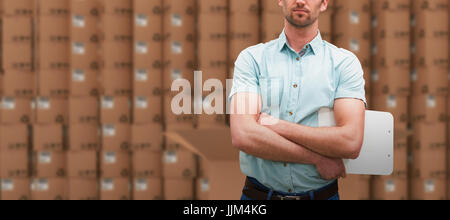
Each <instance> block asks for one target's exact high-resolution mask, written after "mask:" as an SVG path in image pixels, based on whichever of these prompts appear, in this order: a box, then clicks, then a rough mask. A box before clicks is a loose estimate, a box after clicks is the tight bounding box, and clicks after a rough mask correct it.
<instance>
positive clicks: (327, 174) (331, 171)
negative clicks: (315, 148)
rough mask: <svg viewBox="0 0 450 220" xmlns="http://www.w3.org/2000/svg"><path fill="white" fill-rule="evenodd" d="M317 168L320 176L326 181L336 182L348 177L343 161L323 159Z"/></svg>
mask: <svg viewBox="0 0 450 220" xmlns="http://www.w3.org/2000/svg"><path fill="white" fill-rule="evenodd" d="M316 168H317V171H318V172H319V174H320V176H321V177H322V178H323V179H325V180H334V179H338V178H345V177H346V176H347V173H346V171H345V166H344V162H343V161H342V159H332V158H327V157H323V158H322V159H321V160H320V161H319V162H318V163H317V164H316Z"/></svg>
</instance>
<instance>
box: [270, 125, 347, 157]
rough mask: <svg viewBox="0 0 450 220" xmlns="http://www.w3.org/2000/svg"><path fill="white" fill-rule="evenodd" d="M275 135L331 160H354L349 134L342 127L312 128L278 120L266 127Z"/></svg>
mask: <svg viewBox="0 0 450 220" xmlns="http://www.w3.org/2000/svg"><path fill="white" fill-rule="evenodd" d="M268 128H270V129H271V130H273V131H274V132H276V133H277V134H279V135H281V136H282V137H285V138H286V139H288V140H291V141H293V142H295V143H297V144H300V145H302V146H304V147H306V148H308V149H309V150H311V151H314V152H316V153H318V154H321V155H324V156H327V157H332V158H346V159H347V158H354V157H355V155H354V150H353V149H354V148H355V147H354V146H353V145H354V144H353V143H352V140H354V139H355V138H354V137H351V136H349V135H347V134H349V133H351V132H349V131H348V130H346V129H347V128H344V127H320V128H313V127H307V126H303V125H298V124H294V123H291V122H287V121H282V120H280V121H279V122H278V123H277V124H276V125H273V126H268Z"/></svg>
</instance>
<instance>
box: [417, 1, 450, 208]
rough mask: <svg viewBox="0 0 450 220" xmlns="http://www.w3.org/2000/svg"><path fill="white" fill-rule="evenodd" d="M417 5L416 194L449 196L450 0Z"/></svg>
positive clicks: (422, 2)
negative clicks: (449, 21) (449, 77)
mask: <svg viewBox="0 0 450 220" xmlns="http://www.w3.org/2000/svg"><path fill="white" fill-rule="evenodd" d="M412 5H413V7H412V15H413V16H412V17H413V22H412V24H413V33H412V38H413V42H414V47H413V48H414V50H413V65H412V66H413V71H412V73H413V74H412V96H411V102H410V112H411V122H412V126H413V130H414V135H413V137H412V143H411V146H410V147H411V149H410V150H411V156H412V161H411V171H410V184H411V199H433V200H435V199H446V196H447V193H446V190H447V130H446V129H447V118H448V117H447V111H446V108H447V103H446V102H447V96H448V67H449V65H448V64H449V55H448V51H447V50H446V49H443V48H448V46H449V42H448V41H449V26H448V25H449V23H448V19H449V15H448V6H449V2H448V1H447V0H435V1H427V0H413V1H412ZM437 21H438V22H437Z"/></svg>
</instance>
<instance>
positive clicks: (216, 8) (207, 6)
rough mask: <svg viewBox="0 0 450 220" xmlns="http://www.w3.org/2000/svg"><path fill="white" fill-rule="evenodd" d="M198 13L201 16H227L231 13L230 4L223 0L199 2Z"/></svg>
mask: <svg viewBox="0 0 450 220" xmlns="http://www.w3.org/2000/svg"><path fill="white" fill-rule="evenodd" d="M197 7H198V13H200V14H222V15H223V14H226V13H227V12H228V11H229V8H228V4H227V2H226V1H222V0H199V1H197Z"/></svg>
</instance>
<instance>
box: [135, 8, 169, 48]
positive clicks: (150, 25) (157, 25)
mask: <svg viewBox="0 0 450 220" xmlns="http://www.w3.org/2000/svg"><path fill="white" fill-rule="evenodd" d="M147 2H151V1H147ZM144 10H145V9H144ZM133 35H134V37H133V38H134V41H148V42H151V43H159V44H161V43H162V40H163V35H162V16H161V15H155V14H145V13H136V12H135V15H134V29H133ZM155 51H156V50H155Z"/></svg>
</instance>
